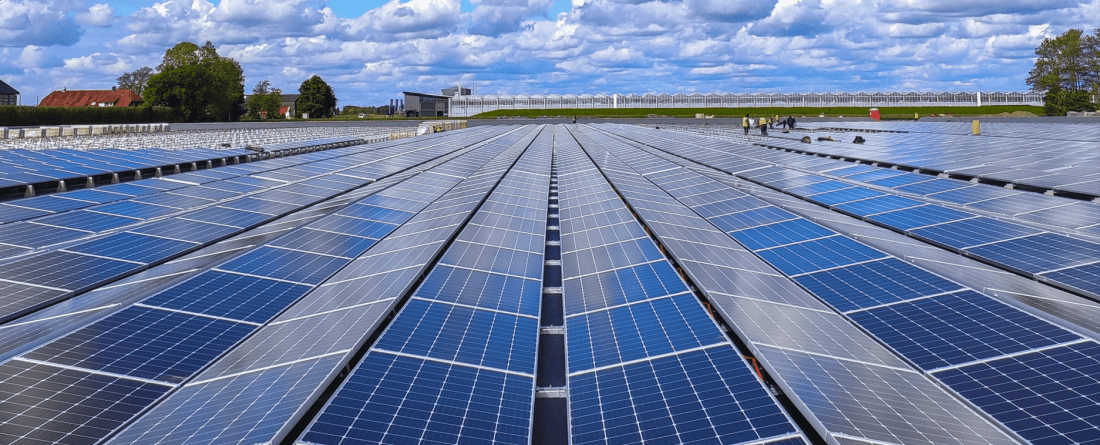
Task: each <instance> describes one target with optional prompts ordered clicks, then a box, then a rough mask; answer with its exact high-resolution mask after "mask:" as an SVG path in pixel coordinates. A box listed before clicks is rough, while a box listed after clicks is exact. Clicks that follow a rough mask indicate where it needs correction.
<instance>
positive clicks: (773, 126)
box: [768, 114, 779, 130]
mask: <svg viewBox="0 0 1100 445" xmlns="http://www.w3.org/2000/svg"><path fill="white" fill-rule="evenodd" d="M776 122H779V115H778V114H777V115H775V119H772V120H771V122H768V123H769V124H771V125H772V130H774V129H775V123H776Z"/></svg>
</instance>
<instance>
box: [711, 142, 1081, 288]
mask: <svg viewBox="0 0 1100 445" xmlns="http://www.w3.org/2000/svg"><path fill="white" fill-rule="evenodd" d="M714 144H715V143H709V144H707V146H714ZM733 152H734V153H737V154H739V155H742V156H746V157H751V158H752V159H754V160H760V159H763V160H766V161H769V162H776V163H781V164H785V163H786V162H791V163H793V164H794V165H796V166H799V167H802V168H805V169H807V170H811V171H813V170H816V171H822V172H827V173H828V174H829V175H830V176H835V177H837V178H838V179H831V178H829V177H826V176H823V175H819V174H814V173H809V172H805V171H799V170H793V169H790V168H786V167H772V168H759V169H755V170H752V171H744V170H741V172H738V173H737V174H738V176H740V177H743V178H745V179H749V180H752V181H754V182H757V183H760V184H764V185H767V186H769V187H772V188H774V189H776V190H782V191H784V192H786V193H789V194H792V195H795V196H798V197H802V198H805V199H808V200H810V201H813V202H815V203H818V204H820V205H823V206H827V207H832V208H835V209H837V210H839V211H842V212H845V213H848V214H850V215H853V216H856V217H859V218H863V219H866V220H867V221H870V222H873V223H875V224H879V225H882V226H885V227H889V228H891V229H894V230H897V231H899V232H904V233H906V234H909V235H910V236H913V237H915V238H918V239H921V240H924V241H927V242H931V243H934V244H937V245H941V246H944V247H946V248H948V249H951V250H953V251H957V252H959V253H963V254H965V255H968V256H971V257H975V258H980V259H983V260H985V261H988V262H991V263H994V264H997V265H1000V266H1003V267H1005V268H1007V269H1010V270H1012V271H1015V272H1018V273H1021V274H1025V275H1027V276H1032V277H1034V278H1035V279H1039V280H1043V281H1048V282H1050V283H1052V284H1055V285H1058V286H1063V287H1065V288H1067V289H1070V290H1072V291H1075V292H1081V293H1085V294H1087V295H1091V296H1092V297H1094V298H1100V284H1098V283H1100V280H1098V279H1097V278H1100V254H1098V252H1100V244H1097V243H1095V242H1090V241H1086V240H1083V239H1079V238H1075V237H1072V236H1067V235H1066V234H1063V233H1057V232H1051V231H1047V230H1042V229H1037V228H1034V227H1032V226H1029V225H1027V224H1022V223H1016V222H1011V221H1004V220H998V219H994V218H989V217H986V216H981V215H979V214H976V213H973V212H971V211H967V210H971V209H973V210H977V211H984V212H988V213H1001V214H1005V213H1010V212H1019V213H1018V214H1019V215H1024V216H1026V215H1032V214H1035V215H1042V216H1041V217H1039V218H1036V217H1034V216H1033V217H1031V218H1021V219H1023V220H1025V221H1028V220H1035V219H1038V220H1039V221H1044V222H1045V221H1048V220H1049V219H1057V220H1058V222H1060V223H1069V224H1091V223H1095V222H1096V218H1097V217H1100V204H1097V203H1091V202H1080V201H1075V200H1068V199H1064V198H1057V197H1052V196H1045V195H1041V194H1035V193H1026V192H1022V193H1017V194H1010V195H1007V196H1005V195H1004V194H1003V193H1004V192H1003V191H1002V190H1004V189H1001V188H998V187H994V186H990V185H987V184H973V183H969V182H964V181H958V180H953V179H934V178H930V177H928V176H924V175H919V174H915V173H905V172H899V171H897V170H890V169H884V168H879V167H872V166H865V165H861V166H849V167H845V168H840V169H833V168H830V166H831V165H832V164H833V163H832V162H823V163H820V164H818V165H817V166H808V167H807V166H805V164H799V161H804V160H805V157H804V156H801V155H797V154H794V153H787V152H772V153H767V152H764V153H760V152H761V150H760V149H758V148H754V147H747V146H741V147H739V149H738V150H735V151H733ZM811 159H815V160H816V159H820V158H811ZM741 168H742V167H738V169H741ZM840 178H843V179H840ZM902 194H904V195H905V196H909V197H905V196H900V195H902ZM930 200H935V201H940V202H946V203H953V204H961V205H964V206H966V208H965V209H961V210H957V209H954V208H950V207H946V206H943V205H939V204H937V203H928V201H930ZM933 202H934V201H933ZM1066 215H1077V216H1078V217H1076V218H1074V217H1066ZM1089 219H1092V221H1087V220H1089ZM1074 221H1078V222H1074ZM1093 226H1096V227H1093ZM1098 228H1100V225H1098V224H1092V225H1089V226H1082V227H1077V228H1076V230H1077V231H1079V232H1083V233H1085V234H1090V235H1091V234H1093V232H1094V231H1096V230H1098Z"/></svg>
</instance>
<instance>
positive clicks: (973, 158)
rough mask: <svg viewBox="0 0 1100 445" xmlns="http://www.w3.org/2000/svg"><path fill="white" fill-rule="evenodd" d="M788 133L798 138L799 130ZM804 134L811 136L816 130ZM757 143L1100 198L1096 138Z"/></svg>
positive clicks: (894, 137) (915, 136)
mask: <svg viewBox="0 0 1100 445" xmlns="http://www.w3.org/2000/svg"><path fill="white" fill-rule="evenodd" d="M1067 127H1068V128H1073V127H1075V126H1067ZM791 134H792V135H795V136H802V134H801V133H798V132H797V131H796V132H795V133H791ZM805 135H807V136H811V137H814V136H817V135H818V133H807V134H805ZM758 144H759V145H762V146H766V147H772V148H779V149H786V150H796V151H800V152H805V153H813V154H821V155H828V156H835V157H842V158H845V159H848V160H853V161H861V162H866V163H879V164H882V165H886V166H892V165H897V166H900V167H905V168H909V169H919V170H921V171H926V172H931V173H933V174H950V175H956V176H962V177H967V178H977V179H981V180H989V181H994V182H1003V183H1008V184H1015V185H1018V186H1028V187H1032V188H1037V189H1041V190H1053V191H1056V192H1069V193H1076V194H1081V195H1086V196H1089V197H1093V198H1095V197H1098V196H1100V171H1098V170H1097V169H1096V168H1095V166H1096V165H1097V164H1098V163H1100V153H1097V150H1096V144H1097V143H1096V142H1095V141H1061V140H1047V139H1039V138H994V137H981V138H979V139H977V141H976V140H975V139H974V138H973V137H970V136H957V135H931V134H925V133H908V134H876V135H875V136H874V137H873V138H870V139H869V140H868V142H865V143H863V144H841V143H831V142H816V143H813V144H803V143H800V142H798V141H797V140H787V139H768V140H765V141H761V142H758ZM976 146H977V147H976Z"/></svg>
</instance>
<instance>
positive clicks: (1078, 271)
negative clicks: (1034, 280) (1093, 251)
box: [1042, 263, 1100, 296]
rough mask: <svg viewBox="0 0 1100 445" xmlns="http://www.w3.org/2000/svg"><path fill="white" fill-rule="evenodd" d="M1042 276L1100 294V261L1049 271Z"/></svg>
mask: <svg viewBox="0 0 1100 445" xmlns="http://www.w3.org/2000/svg"><path fill="white" fill-rule="evenodd" d="M1042 277H1043V278H1045V279H1048V280H1052V281H1057V282H1059V283H1062V284H1064V285H1067V286H1070V287H1073V288H1075V289H1079V290H1082V291H1085V292H1088V293H1091V294H1092V295H1097V296H1100V263H1092V264H1086V265H1084V266H1078V267H1074V268H1070V269H1065V270H1059V271H1057V272H1047V273H1044V274H1043V275H1042Z"/></svg>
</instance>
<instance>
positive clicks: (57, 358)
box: [3, 129, 505, 443]
mask: <svg viewBox="0 0 1100 445" xmlns="http://www.w3.org/2000/svg"><path fill="white" fill-rule="evenodd" d="M504 131H505V129H499V130H493V131H490V132H484V131H482V132H481V133H489V134H488V136H492V134H491V133H497V134H499V133H502V132H504ZM485 137H487V136H486V135H485V134H482V135H474V139H475V140H474V141H470V142H462V139H461V138H459V139H457V142H455V141H451V144H445V145H444V146H439V144H434V145H433V144H431V141H430V140H429V141H424V142H423V143H420V144H411V145H421V147H409V146H407V145H410V144H406V146H404V147H400V148H398V147H395V151H399V152H400V153H402V154H403V156H401V157H400V158H399V159H400V160H399V161H398V162H390V163H391V164H392V165H389V166H387V169H393V170H400V169H403V168H408V167H410V166H412V165H416V164H418V163H421V162H422V161H424V160H428V159H432V158H434V157H437V156H439V155H440V154H445V153H447V152H449V151H453V150H454V149H456V148H460V147H461V146H462V144H467V145H468V144H469V143H473V142H476V141H480V140H483V139H484V138H485ZM447 139H455V138H449V137H448V138H447ZM467 139H469V138H467ZM456 145H457V146H456ZM424 146H428V147H434V152H433V153H431V154H428V153H424V154H420V153H417V152H418V151H421V150H419V149H422V148H425V147H424ZM410 148H412V150H410ZM384 150H385V149H380V150H375V151H372V152H368V153H367V154H375V153H379V152H382V151H384ZM491 150H492V149H490V151H491ZM409 151H412V153H411V154H409ZM429 151H431V150H429ZM497 151H499V149H498V150H497ZM490 154H491V153H490ZM482 157H484V156H482ZM387 158H392V156H391V157H387ZM387 158H383V159H379V161H382V163H386V160H385V159H387ZM324 163H325V161H322V162H321V163H320V164H324ZM467 163H468V162H467ZM401 164H404V165H401ZM461 167H462V166H459V168H461ZM452 168H453V167H452ZM470 170H472V168H471V167H466V170H464V171H459V172H457V173H458V175H462V174H464V173H465V174H468V173H469V171H470ZM458 175H445V174H439V176H440V177H438V178H432V177H420V179H419V180H413V181H414V183H412V184H406V185H404V186H403V187H408V188H409V189H411V190H421V189H423V187H425V186H428V185H429V184H438V183H439V182H440V180H443V179H446V178H451V180H452V181H456V182H457V179H455V178H456V177H461V176H458ZM401 187H402V186H398V188H397V189H395V190H393V191H389V189H387V191H388V193H387V191H383V192H382V193H379V194H376V195H371V196H369V197H367V198H365V199H363V200H361V201H360V202H358V203H356V204H354V205H351V206H347V207H345V208H344V209H342V210H340V211H339V212H337V214H333V215H330V216H328V217H325V218H322V219H321V220H318V221H316V222H314V223H312V224H311V225H310V226H308V227H307V228H303V229H300V230H298V231H295V232H292V233H290V234H288V235H286V236H284V237H281V238H279V239H278V240H276V241H275V242H272V243H268V245H266V246H263V247H260V248H257V249H254V250H252V251H250V252H248V253H246V254H244V255H241V256H239V257H237V258H235V259H233V260H230V261H228V262H226V263H223V264H221V265H219V266H217V267H216V268H214V269H212V270H209V271H207V272H203V273H201V274H199V275H197V276H195V277H192V278H191V279H190V280H188V281H186V282H184V283H182V284H180V285H177V286H175V287H172V288H169V289H168V290H165V291H163V292H161V293H159V294H156V295H153V296H151V297H150V298H147V299H145V300H144V301H141V302H139V303H138V304H135V305H131V306H129V307H127V308H125V309H123V310H121V311H119V312H116V313H114V314H112V315H110V316H108V317H106V318H104V319H102V320H99V321H97V322H96V323H94V324H92V325H89V326H86V327H84V328H82V329H80V330H78V331H76V332H73V333H71V334H69V335H66V336H64V337H61V338H58V339H55V340H53V341H52V342H50V343H47V344H45V345H43V346H40V347H38V348H36V349H33V350H31V351H28V352H24V353H23V354H22V355H21V356H20V357H18V358H16V359H14V360H11V361H8V362H7V363H5V364H4V365H3V366H6V367H8V368H9V370H10V371H11V372H10V373H8V374H5V377H6V378H7V381H8V382H11V381H13V379H16V380H17V379H19V378H21V376H25V375H27V373H36V372H43V371H44V370H45V372H53V373H54V374H53V375H52V376H50V377H45V376H44V378H43V380H42V382H41V383H39V384H38V385H47V386H50V387H51V388H54V389H56V388H57V387H56V386H55V385H60V387H61V388H62V389H61V390H59V391H54V392H52V393H51V392H48V391H47V392H42V393H39V394H37V396H38V397H40V399H39V400H36V401H34V405H35V406H37V407H39V408H40V412H38V413H36V414H38V415H41V414H47V413H49V414H53V416H52V417H48V419H49V421H47V422H42V417H41V416H36V415H29V413H27V412H20V411H22V410H17V411H15V412H12V411H8V410H6V411H8V412H7V414H8V415H17V414H22V415H21V416H17V417H15V418H13V419H11V420H10V421H8V422H6V423H5V430H4V431H3V433H5V434H9V436H8V437H7V438H8V439H12V442H13V443H15V442H17V441H19V442H20V443H22V442H24V441H25V442H26V443H87V442H90V441H94V439H95V438H103V437H106V435H108V434H110V433H111V429H112V428H115V427H117V426H119V425H121V424H123V423H125V422H127V421H128V418H129V417H131V416H133V415H135V414H137V413H138V412H140V411H141V410H143V409H145V408H144V407H146V406H148V405H151V404H152V403H153V402H154V401H155V400H156V399H157V398H163V397H164V394H165V393H167V392H169V391H171V390H172V388H175V387H177V386H178V385H179V383H181V382H182V381H183V380H185V379H187V378H188V377H190V376H193V375H194V374H195V373H196V372H197V371H198V370H200V369H202V368H203V367H205V366H206V365H207V364H209V363H210V362H211V361H213V359H215V358H217V357H218V356H219V355H221V354H223V353H224V352H225V351H226V350H228V349H229V348H230V347H232V346H233V345H234V344H235V343H237V342H239V341H240V340H242V339H243V338H244V337H245V336H248V335H251V336H252V339H256V338H258V337H259V336H260V334H258V333H256V334H252V333H253V332H255V331H257V330H258V328H259V326H261V325H263V324H265V322H267V321H270V320H271V319H272V318H273V317H274V316H275V315H277V314H279V313H280V312H282V311H283V310H284V309H285V308H286V307H287V306H289V305H290V304H291V303H293V302H294V301H295V300H297V299H299V298H301V297H302V295H303V294H305V293H306V292H308V291H309V290H310V289H312V288H313V287H315V285H316V284H317V283H319V282H320V281H322V280H323V279H324V278H326V277H327V276H328V275H330V274H332V273H333V272H334V271H336V270H338V269H340V268H341V267H343V266H344V265H345V264H348V263H349V262H350V257H353V256H355V255H357V254H359V253H362V251H365V250H367V249H368V248H369V247H370V246H371V244H373V243H374V241H376V240H377V238H381V237H384V236H385V235H386V234H387V233H388V232H389V231H392V229H393V228H394V227H396V226H397V225H398V224H400V223H401V222H403V221H404V220H406V219H408V217H410V216H411V215H412V214H413V213H415V211H416V209H417V208H422V207H423V206H424V205H426V204H427V202H420V201H415V200H412V199H410V197H409V196H408V195H409V193H408V191H407V190H401ZM437 187H438V186H437ZM443 191H446V187H442V188H437V189H434V190H430V191H428V192H419V193H426V196H423V197H424V198H425V199H427V200H428V201H431V199H433V198H432V197H431V195H432V194H433V192H434V194H435V195H436V196H438V194H439V193H442V192H443ZM393 195H400V196H401V197H397V196H393ZM364 217H369V218H373V219H366V218H364ZM336 252H339V253H341V254H342V256H335V255H333V253H336ZM391 264H392V263H391ZM322 301H325V302H327V301H326V300H322ZM309 321H310V322H312V321H314V320H309ZM307 325H311V323H309V324H307ZM279 329H280V328H275V329H274V330H275V331H278V330H279ZM108 339H109V340H108ZM89 342H91V343H89ZM78 345H86V346H84V347H76V346H78ZM91 345H98V346H95V347H88V346H91ZM70 346H72V347H70ZM74 347H75V349H74ZM282 349H285V345H283V348H282ZM265 352H270V350H265ZM281 352H287V351H281ZM287 353H289V352H287ZM261 358H262V357H261ZM271 358H277V357H268V359H271ZM39 359H41V360H39ZM293 363H299V362H297V361H294V362H293ZM28 364H31V365H33V366H31V365H28ZM236 364H237V365H240V360H238V361H237V363H236ZM57 366H61V367H62V368H56V367H57ZM59 369H60V370H61V371H59ZM332 369H335V367H330V369H328V370H326V373H327V372H330V371H332ZM74 372H75V373H76V374H78V375H80V376H81V378H82V379H91V380H100V379H101V377H104V376H107V377H111V379H110V380H111V381H110V382H109V383H107V384H106V385H105V386H103V387H101V388H98V390H92V389H91V388H88V387H86V386H85V385H81V384H71V385H66V383H73V382H71V380H69V379H70V378H72V377H73V376H72V374H73V373H74ZM81 373H84V374H87V375H83V374H81ZM135 385H136V386H135ZM150 385H152V386H150ZM88 391H92V392H91V393H88ZM127 391H138V392H140V393H141V394H140V395H135V396H134V397H131V398H128V399H126V400H122V401H119V402H122V403H121V404H115V403H113V401H114V399H115V398H116V396H115V395H114V394H117V393H118V392H127ZM21 393H22V391H21ZM76 394H84V395H85V396H86V397H87V398H86V399H85V403H78V404H75V405H73V406H71V407H67V408H65V409H60V410H59V409H57V408H56V403H57V400H60V399H66V400H68V399H71V398H72V397H74V395H76ZM8 401H11V399H9V400H6V401H5V404H4V405H3V406H4V407H9V406H10V407H13V408H15V407H17V406H18V404H16V405H8V404H6V402H8ZM105 401H112V403H105ZM27 402H30V400H27ZM302 404H303V401H298V405H302ZM161 406H164V405H161ZM51 410H53V411H52V412H50V411H51ZM72 416H76V417H80V418H81V420H83V421H82V422H79V423H76V424H74V423H73V420H74V419H73V418H72ZM209 420H210V418H209V417H207V418H206V419H205V421H209ZM205 421H204V422H205ZM81 424H83V426H81ZM8 426H10V427H11V428H7V427H8ZM176 426H178V425H176ZM26 428H29V429H26Z"/></svg>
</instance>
